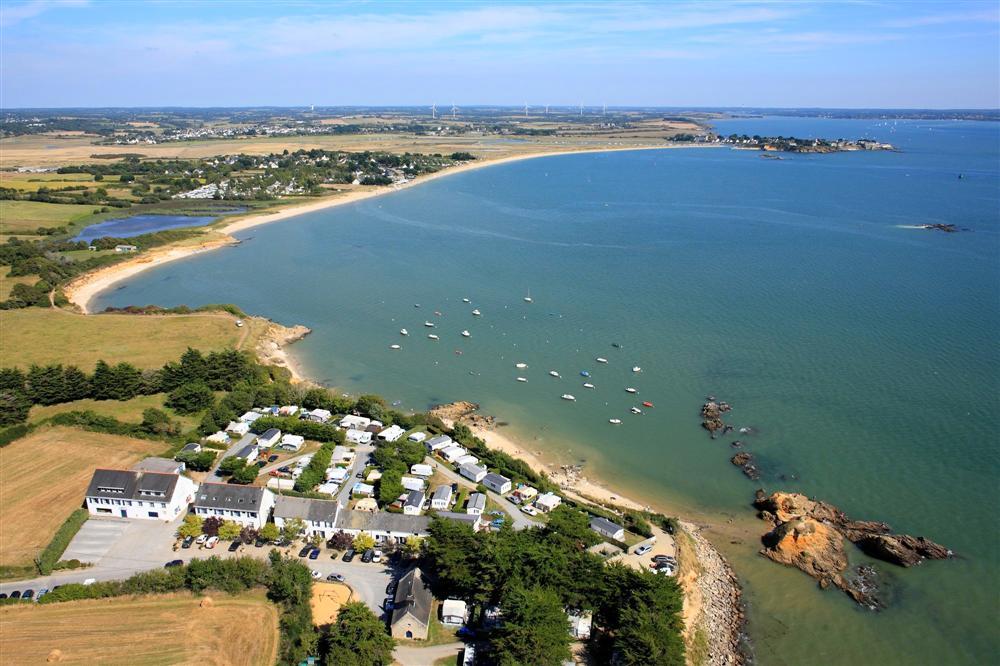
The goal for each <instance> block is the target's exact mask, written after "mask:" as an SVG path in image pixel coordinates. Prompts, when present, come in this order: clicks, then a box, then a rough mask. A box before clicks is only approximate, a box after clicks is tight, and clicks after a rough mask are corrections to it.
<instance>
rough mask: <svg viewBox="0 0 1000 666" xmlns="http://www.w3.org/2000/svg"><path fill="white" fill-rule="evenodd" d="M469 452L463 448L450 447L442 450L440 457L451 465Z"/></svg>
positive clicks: (439, 453)
mask: <svg viewBox="0 0 1000 666" xmlns="http://www.w3.org/2000/svg"><path fill="white" fill-rule="evenodd" d="M466 453H468V451H466V450H465V449H463V448H462V447H461V446H449V447H448V448H446V449H441V450H440V451H439V452H438V455H439V456H441V457H442V458H444V459H445V460H447V461H448V462H450V463H453V462H455V461H456V460H458V459H459V458H461V457H462V456H464V455H465V454H466Z"/></svg>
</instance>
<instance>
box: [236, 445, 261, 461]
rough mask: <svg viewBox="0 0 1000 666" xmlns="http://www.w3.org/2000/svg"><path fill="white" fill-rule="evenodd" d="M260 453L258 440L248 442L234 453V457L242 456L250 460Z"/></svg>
mask: <svg viewBox="0 0 1000 666" xmlns="http://www.w3.org/2000/svg"><path fill="white" fill-rule="evenodd" d="M258 455H260V449H259V448H258V447H257V443H256V442H252V443H250V444H247V445H246V446H244V447H243V448H242V449H240V450H239V451H237V452H236V453H234V454H233V457H234V458H242V459H243V460H245V461H247V462H250V461H251V460H253V459H254V458H256V457H257V456H258Z"/></svg>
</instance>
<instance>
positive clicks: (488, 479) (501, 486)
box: [483, 472, 510, 495]
mask: <svg viewBox="0 0 1000 666" xmlns="http://www.w3.org/2000/svg"><path fill="white" fill-rule="evenodd" d="M483 485H484V486H486V487H487V488H489V489H490V490H492V491H493V492H495V493H499V494H500V495H504V494H506V493H509V492H510V479H508V478H507V477H506V476H503V475H500V474H494V473H493V472H490V473H489V474H487V475H486V476H484V477H483Z"/></svg>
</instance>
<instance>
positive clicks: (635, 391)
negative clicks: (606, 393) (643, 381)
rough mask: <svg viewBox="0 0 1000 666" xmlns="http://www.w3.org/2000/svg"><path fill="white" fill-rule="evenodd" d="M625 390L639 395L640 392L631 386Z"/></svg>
mask: <svg viewBox="0 0 1000 666" xmlns="http://www.w3.org/2000/svg"><path fill="white" fill-rule="evenodd" d="M625 390H626V391H628V392H629V393H638V392H639V391H638V389H634V388H632V387H631V386H627V387H625Z"/></svg>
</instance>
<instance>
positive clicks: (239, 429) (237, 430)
mask: <svg viewBox="0 0 1000 666" xmlns="http://www.w3.org/2000/svg"><path fill="white" fill-rule="evenodd" d="M226 432H231V433H233V434H234V435H239V436H240V437H242V436H243V435H245V434H247V433H248V432H250V424H249V423H247V422H246V421H230V422H229V425H227V426H226Z"/></svg>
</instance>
